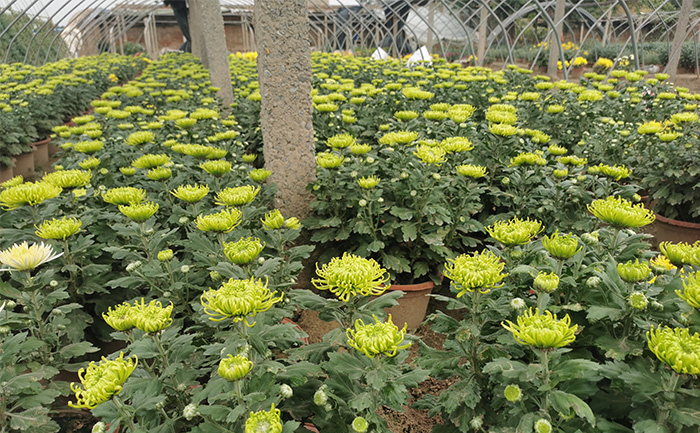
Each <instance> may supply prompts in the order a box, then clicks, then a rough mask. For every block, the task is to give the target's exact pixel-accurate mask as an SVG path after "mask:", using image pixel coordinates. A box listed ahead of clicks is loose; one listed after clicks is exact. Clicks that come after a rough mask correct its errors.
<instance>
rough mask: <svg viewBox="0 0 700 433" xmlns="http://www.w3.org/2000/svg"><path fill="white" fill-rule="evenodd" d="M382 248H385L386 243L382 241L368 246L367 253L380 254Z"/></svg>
mask: <svg viewBox="0 0 700 433" xmlns="http://www.w3.org/2000/svg"><path fill="white" fill-rule="evenodd" d="M382 248H384V242H382V241H373V242H370V243H369V244H368V245H367V251H369V252H372V253H376V252H379V251H381V250H382Z"/></svg>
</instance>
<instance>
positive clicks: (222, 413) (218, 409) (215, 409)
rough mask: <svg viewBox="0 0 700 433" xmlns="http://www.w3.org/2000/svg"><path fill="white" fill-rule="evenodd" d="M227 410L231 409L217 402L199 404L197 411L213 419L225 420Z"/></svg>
mask: <svg viewBox="0 0 700 433" xmlns="http://www.w3.org/2000/svg"><path fill="white" fill-rule="evenodd" d="M229 412H231V409H229V408H228V407H226V406H222V405H218V404H215V405H202V406H199V413H201V414H202V415H206V416H208V417H210V418H211V419H212V420H214V421H223V420H225V419H226V418H227V417H228V414H229Z"/></svg>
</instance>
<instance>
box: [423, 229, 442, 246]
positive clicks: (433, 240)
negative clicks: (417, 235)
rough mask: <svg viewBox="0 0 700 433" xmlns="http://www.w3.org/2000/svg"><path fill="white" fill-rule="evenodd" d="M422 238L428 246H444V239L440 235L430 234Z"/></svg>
mask: <svg viewBox="0 0 700 433" xmlns="http://www.w3.org/2000/svg"><path fill="white" fill-rule="evenodd" d="M421 238H422V239H423V240H424V241H425V243H426V244H428V245H435V246H441V245H444V242H443V239H444V237H443V236H442V235H440V234H439V233H437V232H436V233H429V234H424V235H422V236H421Z"/></svg>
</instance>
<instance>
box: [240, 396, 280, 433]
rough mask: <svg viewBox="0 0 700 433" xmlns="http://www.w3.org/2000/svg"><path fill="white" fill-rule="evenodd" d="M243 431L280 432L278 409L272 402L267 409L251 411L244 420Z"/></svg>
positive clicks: (257, 432)
mask: <svg viewBox="0 0 700 433" xmlns="http://www.w3.org/2000/svg"><path fill="white" fill-rule="evenodd" d="M245 433H282V420H281V418H280V410H279V409H275V405H274V403H273V404H272V407H271V408H270V410H269V411H264V410H261V411H259V412H251V413H250V416H249V417H248V420H247V421H246V422H245Z"/></svg>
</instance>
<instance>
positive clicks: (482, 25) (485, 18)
mask: <svg viewBox="0 0 700 433" xmlns="http://www.w3.org/2000/svg"><path fill="white" fill-rule="evenodd" d="M488 28H489V10H488V9H487V8H486V4H483V3H482V5H481V6H479V41H478V42H477V48H476V57H477V58H476V61H475V62H474V64H475V65H479V66H484V57H485V55H486V36H487V31H488Z"/></svg>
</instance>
